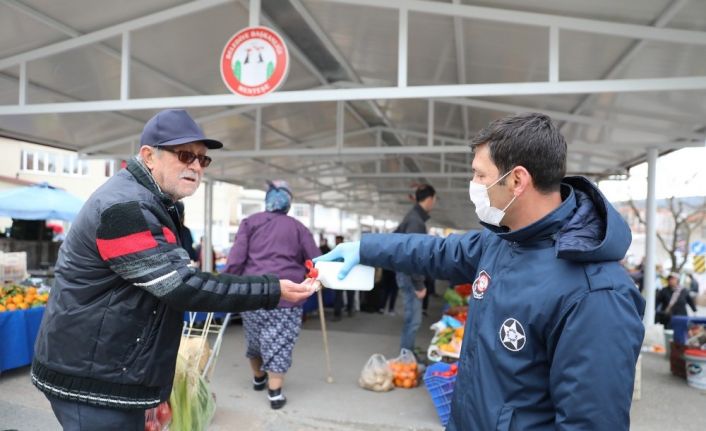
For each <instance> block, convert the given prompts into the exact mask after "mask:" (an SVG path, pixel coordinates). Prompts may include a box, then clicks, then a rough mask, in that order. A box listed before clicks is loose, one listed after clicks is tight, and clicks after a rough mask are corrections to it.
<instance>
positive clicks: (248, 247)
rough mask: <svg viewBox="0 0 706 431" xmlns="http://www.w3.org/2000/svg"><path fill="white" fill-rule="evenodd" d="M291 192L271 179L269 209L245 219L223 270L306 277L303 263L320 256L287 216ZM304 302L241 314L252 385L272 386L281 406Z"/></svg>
mask: <svg viewBox="0 0 706 431" xmlns="http://www.w3.org/2000/svg"><path fill="white" fill-rule="evenodd" d="M291 206H292V192H291V190H290V188H289V185H288V184H287V183H286V182H285V181H272V182H270V183H269V186H268V190H267V193H266V194H265V211H264V212H259V213H257V214H253V215H251V216H250V217H248V218H246V219H245V220H243V221H242V223H240V227H239V228H238V234H237V235H236V237H235V243H234V244H233V247H232V248H231V249H230V253H229V255H228V261H227V262H226V267H225V270H224V272H227V273H229V274H235V275H242V274H248V273H251V274H253V273H261V272H266V273H268V274H275V275H277V276H279V277H283V278H285V277H286V278H288V279H291V280H294V281H301V280H304V278H305V277H306V266H305V265H304V262H305V261H306V260H309V259H313V258H315V257H316V256H319V254H320V252H319V249H318V248H317V247H316V243H315V242H314V237H313V236H312V235H311V232H309V229H307V228H306V226H304V225H303V224H301V222H299V221H298V220H297V219H295V218H294V217H290V216H288V215H287V213H288V212H289V209H290V208H291ZM302 315H303V311H302V304H301V303H294V302H289V301H280V304H279V307H278V308H276V309H274V310H255V311H246V312H243V313H242V314H241V316H242V317H243V327H244V328H245V338H246V339H247V345H248V346H247V352H246V356H247V357H248V359H249V360H250V368H251V369H252V372H253V389H255V390H256V391H261V390H264V389H265V387H267V389H268V398H269V401H270V407H272V408H273V409H275V410H276V409H280V408H282V407H283V406H284V405H285V403H286V402H287V398H286V397H285V396H284V394H282V385H283V384H284V377H285V374H286V373H287V371H288V370H289V368H290V367H291V366H292V353H293V351H294V344H295V343H296V342H297V338H299V333H300V331H301V327H302Z"/></svg>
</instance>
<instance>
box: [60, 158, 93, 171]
mask: <svg viewBox="0 0 706 431" xmlns="http://www.w3.org/2000/svg"><path fill="white" fill-rule="evenodd" d="M61 172H62V173H63V174H66V175H82V176H85V175H88V161H86V160H79V159H78V157H77V156H75V155H72V154H69V155H65V156H63V158H62V166H61Z"/></svg>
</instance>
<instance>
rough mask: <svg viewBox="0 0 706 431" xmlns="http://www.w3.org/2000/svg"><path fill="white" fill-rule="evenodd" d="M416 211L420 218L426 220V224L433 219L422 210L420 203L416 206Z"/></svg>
mask: <svg viewBox="0 0 706 431" xmlns="http://www.w3.org/2000/svg"><path fill="white" fill-rule="evenodd" d="M414 210H415V211H416V212H417V214H419V217H421V218H422V220H424V221H425V222H426V221H427V220H429V218H430V217H431V216H430V215H429V213H428V212H426V211H424V208H422V206H421V205H419V203H416V204H414Z"/></svg>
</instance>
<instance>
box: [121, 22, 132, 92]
mask: <svg viewBox="0 0 706 431" xmlns="http://www.w3.org/2000/svg"><path fill="white" fill-rule="evenodd" d="M129 98H130V32H129V31H124V32H123V43H122V55H121V59H120V100H128V99H129Z"/></svg>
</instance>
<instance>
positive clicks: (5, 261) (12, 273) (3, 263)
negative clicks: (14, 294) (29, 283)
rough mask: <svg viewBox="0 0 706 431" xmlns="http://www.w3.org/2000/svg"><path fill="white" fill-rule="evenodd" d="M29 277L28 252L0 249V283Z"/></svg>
mask: <svg viewBox="0 0 706 431" xmlns="http://www.w3.org/2000/svg"><path fill="white" fill-rule="evenodd" d="M25 278H27V252H25V251H18V252H12V253H4V252H1V251H0V283H2V282H15V283H16V282H19V281H22V280H24V279H25Z"/></svg>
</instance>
